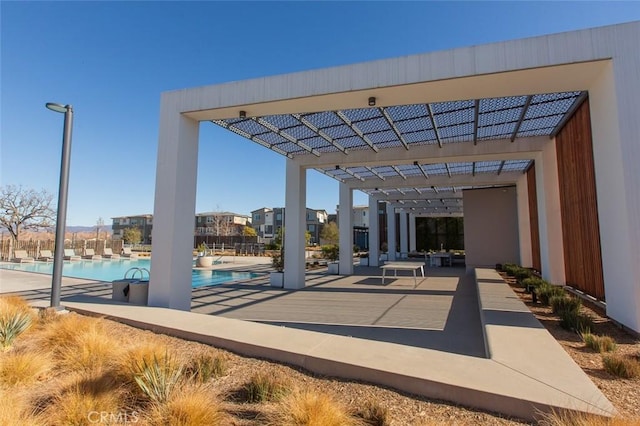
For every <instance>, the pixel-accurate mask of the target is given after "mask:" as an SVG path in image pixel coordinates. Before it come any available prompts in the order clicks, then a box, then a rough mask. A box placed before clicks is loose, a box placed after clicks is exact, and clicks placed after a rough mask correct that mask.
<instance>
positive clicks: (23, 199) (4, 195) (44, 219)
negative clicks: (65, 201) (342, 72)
mask: <svg viewBox="0 0 640 426" xmlns="http://www.w3.org/2000/svg"><path fill="white" fill-rule="evenodd" d="M52 200H53V195H51V194H49V193H48V192H47V191H45V190H42V191H40V192H37V191H35V190H33V189H24V188H22V186H15V185H6V186H3V187H1V188H0V227H2V228H5V229H7V230H8V231H9V234H11V237H12V238H13V239H14V240H15V241H17V240H18V238H19V237H20V231H21V230H22V229H42V228H50V227H51V226H53V224H54V222H55V211H54V210H53V209H52V208H51V202H52Z"/></svg>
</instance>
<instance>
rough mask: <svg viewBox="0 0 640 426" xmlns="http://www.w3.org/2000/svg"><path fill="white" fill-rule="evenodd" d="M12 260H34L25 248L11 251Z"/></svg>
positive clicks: (28, 261) (19, 261)
mask: <svg viewBox="0 0 640 426" xmlns="http://www.w3.org/2000/svg"><path fill="white" fill-rule="evenodd" d="M12 260H13V261H14V262H16V263H33V262H35V259H34V258H33V257H30V256H29V255H28V254H27V251H26V250H15V251H14V252H13V259H12Z"/></svg>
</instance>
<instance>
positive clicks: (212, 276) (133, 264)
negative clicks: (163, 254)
mask: <svg viewBox="0 0 640 426" xmlns="http://www.w3.org/2000/svg"><path fill="white" fill-rule="evenodd" d="M0 268H4V269H12V270H15V271H27V272H37V273H41V274H49V275H51V274H52V272H53V262H35V263H22V264H18V263H11V264H10V263H3V264H2V265H0ZM131 268H146V269H147V270H151V261H150V260H149V259H133V260H132V259H121V260H82V261H78V262H64V265H63V267H62V275H64V276H65V277H72V278H84V279H87V280H96V281H114V280H118V279H121V278H123V277H124V274H125V273H127V271H129V269H131ZM131 273H132V272H129V275H128V277H130V276H131ZM259 275H260V274H256V273H253V272H235V271H210V270H207V271H204V270H195V269H194V270H193V273H192V275H191V286H192V287H194V288H195V287H202V286H206V285H219V284H224V283H228V282H231V281H239V280H248V279H251V278H255V277H257V276H259ZM139 276H140V274H137V275H136V278H138V277H139ZM145 278H146V275H145Z"/></svg>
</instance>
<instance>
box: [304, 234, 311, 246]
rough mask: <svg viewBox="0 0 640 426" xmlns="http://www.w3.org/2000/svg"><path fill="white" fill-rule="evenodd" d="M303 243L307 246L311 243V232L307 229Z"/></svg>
mask: <svg viewBox="0 0 640 426" xmlns="http://www.w3.org/2000/svg"><path fill="white" fill-rule="evenodd" d="M304 243H305V245H307V246H308V245H309V244H311V232H309V231H307V232H305V233H304Z"/></svg>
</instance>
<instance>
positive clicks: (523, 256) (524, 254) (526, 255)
mask: <svg viewBox="0 0 640 426" xmlns="http://www.w3.org/2000/svg"><path fill="white" fill-rule="evenodd" d="M516 198H517V201H518V235H519V245H520V265H521V266H524V267H525V268H531V266H533V255H532V253H533V251H532V248H531V219H530V217H529V189H528V184H527V175H526V174H522V175H520V177H519V178H518V180H517V181H516Z"/></svg>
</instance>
